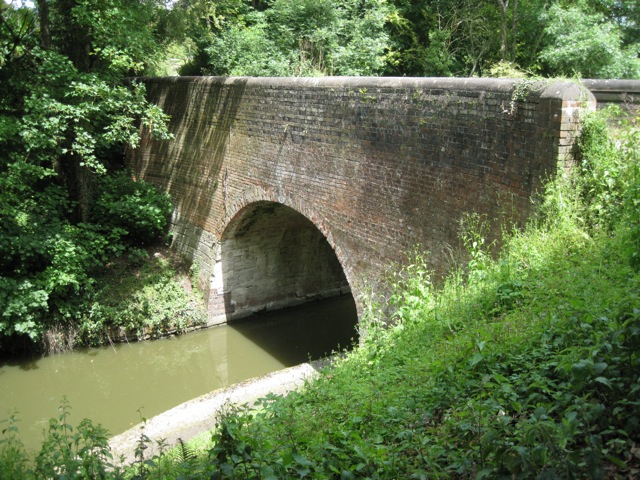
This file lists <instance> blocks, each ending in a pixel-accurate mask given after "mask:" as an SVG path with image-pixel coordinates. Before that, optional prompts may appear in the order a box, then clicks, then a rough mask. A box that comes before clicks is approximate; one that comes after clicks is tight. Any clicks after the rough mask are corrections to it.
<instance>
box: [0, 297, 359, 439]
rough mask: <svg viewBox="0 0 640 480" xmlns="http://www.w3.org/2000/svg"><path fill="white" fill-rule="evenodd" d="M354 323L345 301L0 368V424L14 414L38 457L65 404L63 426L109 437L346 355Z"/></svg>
mask: <svg viewBox="0 0 640 480" xmlns="http://www.w3.org/2000/svg"><path fill="white" fill-rule="evenodd" d="M356 321H357V315H356V310H355V305H354V302H353V298H352V297H351V296H346V297H340V298H337V299H332V300H327V301H324V302H321V303H313V304H310V305H307V306H304V307H298V308H295V309H290V310H285V311H280V312H270V313H266V314H263V315H261V316H257V317H254V318H251V319H247V320H244V321H242V322H238V323H235V324H233V325H232V326H221V327H214V328H210V329H208V330H202V331H199V332H193V333H190V334H187V335H184V336H181V337H172V338H166V339H162V340H155V341H151V342H140V343H128V344H127V343H125V344H118V345H115V346H113V347H104V348H92V349H86V350H81V351H77V352H73V353H69V354H63V355H56V356H51V357H43V358H38V359H28V360H25V361H24V362H20V363H18V362H11V363H8V364H3V365H0V418H6V417H8V416H9V414H10V412H11V411H12V410H13V409H15V410H17V412H18V418H19V419H20V422H19V423H18V428H19V430H20V434H21V438H22V440H23V442H24V443H25V445H27V446H28V447H30V448H37V446H38V444H39V442H40V441H41V440H42V432H43V431H44V430H45V429H46V428H47V425H48V420H49V418H51V417H57V416H58V410H57V409H58V407H59V405H60V402H61V400H62V399H63V397H65V396H66V397H67V399H68V400H69V403H70V405H71V414H72V417H71V422H70V423H71V424H72V425H74V426H75V425H77V423H78V422H79V420H80V419H82V418H85V417H86V418H90V419H91V420H93V421H94V422H95V423H101V424H102V425H104V426H105V427H106V428H107V429H108V430H109V432H110V433H111V434H113V435H116V434H118V433H121V432H122V431H124V430H126V429H128V428H129V427H131V426H133V425H135V424H136V423H138V422H140V420H141V418H142V417H145V418H149V417H152V416H154V415H157V414H159V413H161V412H163V411H165V410H168V409H169V408H171V407H174V406H175V405H178V404H180V403H182V402H185V401H187V400H189V399H192V398H194V397H197V396H199V395H203V394H205V393H207V392H210V391H212V390H215V389H217V388H220V387H225V386H228V385H231V384H233V383H236V382H239V381H242V380H246V379H248V378H252V377H256V376H259V375H263V374H266V373H269V372H272V371H275V370H279V369H281V368H284V367H289V366H293V365H297V364H299V363H302V362H305V361H307V360H308V359H309V358H319V357H321V356H323V355H325V354H326V353H329V352H331V351H332V350H334V349H336V348H337V347H338V346H341V347H346V346H349V345H350V343H351V339H352V338H353V337H355V335H356V331H355V324H356Z"/></svg>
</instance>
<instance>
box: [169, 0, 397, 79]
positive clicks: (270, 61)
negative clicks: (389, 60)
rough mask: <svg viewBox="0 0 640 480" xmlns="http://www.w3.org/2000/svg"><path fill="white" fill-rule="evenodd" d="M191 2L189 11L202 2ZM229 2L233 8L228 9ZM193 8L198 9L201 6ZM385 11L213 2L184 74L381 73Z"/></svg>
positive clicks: (334, 2) (303, 1) (368, 6)
mask: <svg viewBox="0 0 640 480" xmlns="http://www.w3.org/2000/svg"><path fill="white" fill-rule="evenodd" d="M191 1H192V2H194V3H192V4H191V5H194V8H195V6H197V5H199V4H200V2H202V1H203V0H191ZM205 3H206V2H205ZM209 5H211V4H209ZM232 5H233V6H234V9H231V8H229V7H230V6H232ZM222 7H225V8H222ZM199 8H200V9H201V10H202V6H200V7H199ZM389 12H390V8H389V6H388V5H387V4H386V2H385V1H384V0H362V1H358V2H356V1H353V0H319V1H317V0H314V1H311V0H273V1H272V2H269V3H267V4H262V3H257V2H253V4H251V5H250V4H248V3H247V2H244V1H240V0H238V1H234V0H227V1H226V2H221V4H220V5H219V4H218V3H216V4H215V7H214V8H213V9H211V7H210V9H209V11H208V12H207V14H206V15H203V16H201V17H200V24H199V30H198V31H197V38H194V41H195V42H196V43H198V53H197V54H196V56H195V58H194V61H193V62H191V64H190V65H188V66H187V67H186V68H185V69H183V70H182V72H185V73H186V72H188V73H204V74H209V75H254V76H265V75H269V76H300V75H376V74H380V73H382V71H383V69H384V67H385V62H386V57H385V54H386V50H387V49H388V46H389V39H388V34H387V32H386V31H385V29H384V25H385V22H386V20H387V18H388V15H389Z"/></svg>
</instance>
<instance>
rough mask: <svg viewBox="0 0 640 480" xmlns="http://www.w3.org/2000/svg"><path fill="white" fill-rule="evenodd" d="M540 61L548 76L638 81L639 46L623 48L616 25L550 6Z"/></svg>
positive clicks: (595, 15) (595, 16)
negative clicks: (633, 79)
mask: <svg viewBox="0 0 640 480" xmlns="http://www.w3.org/2000/svg"><path fill="white" fill-rule="evenodd" d="M545 36H546V45H545V47H544V49H543V50H542V51H541V52H540V60H541V61H542V62H543V63H544V64H545V66H546V73H548V74H550V75H565V76H582V77H585V78H640V62H639V60H638V53H639V52H640V44H637V43H636V44H631V45H627V46H625V45H624V43H623V32H622V29H621V28H620V26H619V25H618V24H616V23H615V22H614V21H613V20H612V19H611V18H606V17H605V16H604V15H603V14H601V13H597V12H595V13H589V12H588V11H586V10H585V9H584V8H583V7H581V6H569V7H562V6H560V5H558V4H556V5H553V6H551V8H550V9H549V12H548V19H547V26H546V28H545Z"/></svg>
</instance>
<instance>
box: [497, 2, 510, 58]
mask: <svg viewBox="0 0 640 480" xmlns="http://www.w3.org/2000/svg"><path fill="white" fill-rule="evenodd" d="M497 2H498V5H499V6H500V23H501V25H500V26H501V32H502V36H501V38H500V59H501V60H506V59H507V9H508V8H509V0H497Z"/></svg>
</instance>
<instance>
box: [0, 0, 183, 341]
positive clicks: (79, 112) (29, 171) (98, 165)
mask: <svg viewBox="0 0 640 480" xmlns="http://www.w3.org/2000/svg"><path fill="white" fill-rule="evenodd" d="M45 5H46V6H49V7H50V9H49V10H47V9H44V8H41V9H40V10H38V11H37V16H34V12H33V11H32V10H30V9H28V8H22V9H17V8H14V7H13V6H11V5H4V6H3V7H2V12H1V13H0V14H1V15H2V17H1V21H0V44H1V45H3V46H4V47H3V49H1V50H0V55H2V60H0V64H1V65H2V68H1V70H0V76H1V77H2V82H1V87H0V90H1V93H2V95H0V214H1V215H2V218H3V221H2V223H1V224H0V257H1V258H0V268H1V270H2V276H1V277H0V312H1V314H0V315H1V316H0V348H1V349H2V350H5V349H9V348H10V347H11V346H12V344H14V343H16V342H15V341H14V340H15V339H17V338H28V339H30V340H31V341H32V342H34V343H36V344H37V343H38V342H39V341H40V340H42V338H43V335H44V334H45V332H46V331H47V330H48V329H50V328H53V327H56V328H57V327H58V326H62V327H63V328H68V329H69V330H73V323H74V319H75V318H76V316H77V312H76V310H77V308H78V304H79V299H81V298H82V297H83V296H84V295H87V294H89V293H90V292H91V288H92V284H93V281H94V280H93V273H94V272H95V271H96V270H97V269H98V268H99V267H101V266H102V265H104V263H105V262H106V261H107V259H108V258H109V257H111V256H113V255H119V254H121V253H122V252H123V251H124V250H126V248H128V245H127V243H128V244H136V243H138V244H142V243H144V244H149V243H150V242H152V241H153V240H154V239H157V238H158V237H159V236H161V235H162V234H164V230H165V226H166V222H167V217H168V214H169V210H170V208H171V206H170V202H169V200H168V199H167V198H166V196H165V195H162V194H159V193H157V192H156V191H155V190H154V189H153V187H151V186H149V185H147V184H145V183H144V182H135V183H132V182H130V185H128V186H127V184H126V181H125V180H123V178H124V177H123V176H122V175H119V176H116V177H114V178H113V179H107V178H102V179H98V180H96V177H95V174H96V173H97V174H99V175H103V176H105V175H106V172H107V167H110V166H112V165H117V164H118V161H119V159H118V156H119V153H118V151H119V150H121V148H122V147H123V145H125V144H128V145H129V146H132V147H135V146H136V145H137V142H138V140H139V129H140V126H141V125H142V126H144V127H146V128H147V129H149V130H151V131H153V132H154V133H155V134H157V135H159V136H160V137H161V138H169V137H170V135H169V134H168V132H167V128H166V121H167V119H168V117H167V116H166V115H165V114H164V113H163V112H162V111H161V110H160V109H159V108H158V107H157V106H155V105H150V104H149V103H148V102H147V101H146V99H145V90H144V87H143V86H142V85H139V84H136V83H130V84H125V82H124V75H127V74H130V73H133V72H135V71H136V70H137V69H139V68H141V66H142V59H143V58H144V57H145V55H147V54H149V55H151V46H150V43H149V42H150V41H151V36H150V33H149V30H148V29H147V25H146V23H145V22H147V21H148V20H149V17H148V14H149V10H148V8H149V7H150V5H149V4H148V3H146V2H135V4H131V5H128V2H121V1H119V0H109V1H107V2H95V1H93V0H82V1H79V2H70V1H68V0H56V1H53V2H43V3H42V6H45ZM127 5H128V7H127ZM125 7H127V8H125ZM47 11H49V14H47ZM36 20H37V21H39V23H38V22H37V21H36ZM40 25H49V26H50V31H49V33H50V35H49V36H47V31H44V30H38V27H39V26H40ZM143 25H144V26H143ZM122 28H128V29H129V31H128V37H127V38H129V39H131V38H133V37H135V38H136V42H135V43H131V44H127V43H126V41H125V40H124V38H125V37H124V36H123V35H121V34H120V32H121V29H122ZM143 39H145V40H144V41H143ZM5 47H6V48H5ZM94 195H96V196H97V197H98V198H99V203H98V204H97V205H96V208H97V209H98V210H99V211H100V213H102V214H104V215H105V223H104V224H102V223H101V222H102V220H101V219H99V218H97V217H95V216H94V218H93V219H90V218H89V212H90V210H91V203H92V200H93V197H94ZM114 195H120V196H121V197H120V198H115V197H114ZM114 209H119V210H120V213H121V214H126V215H127V218H118V217H117V214H116V213H115V212H114V211H113V210H114ZM138 234H139V236H137V235H138ZM125 240H126V241H127V243H125ZM3 353H4V352H3Z"/></svg>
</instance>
